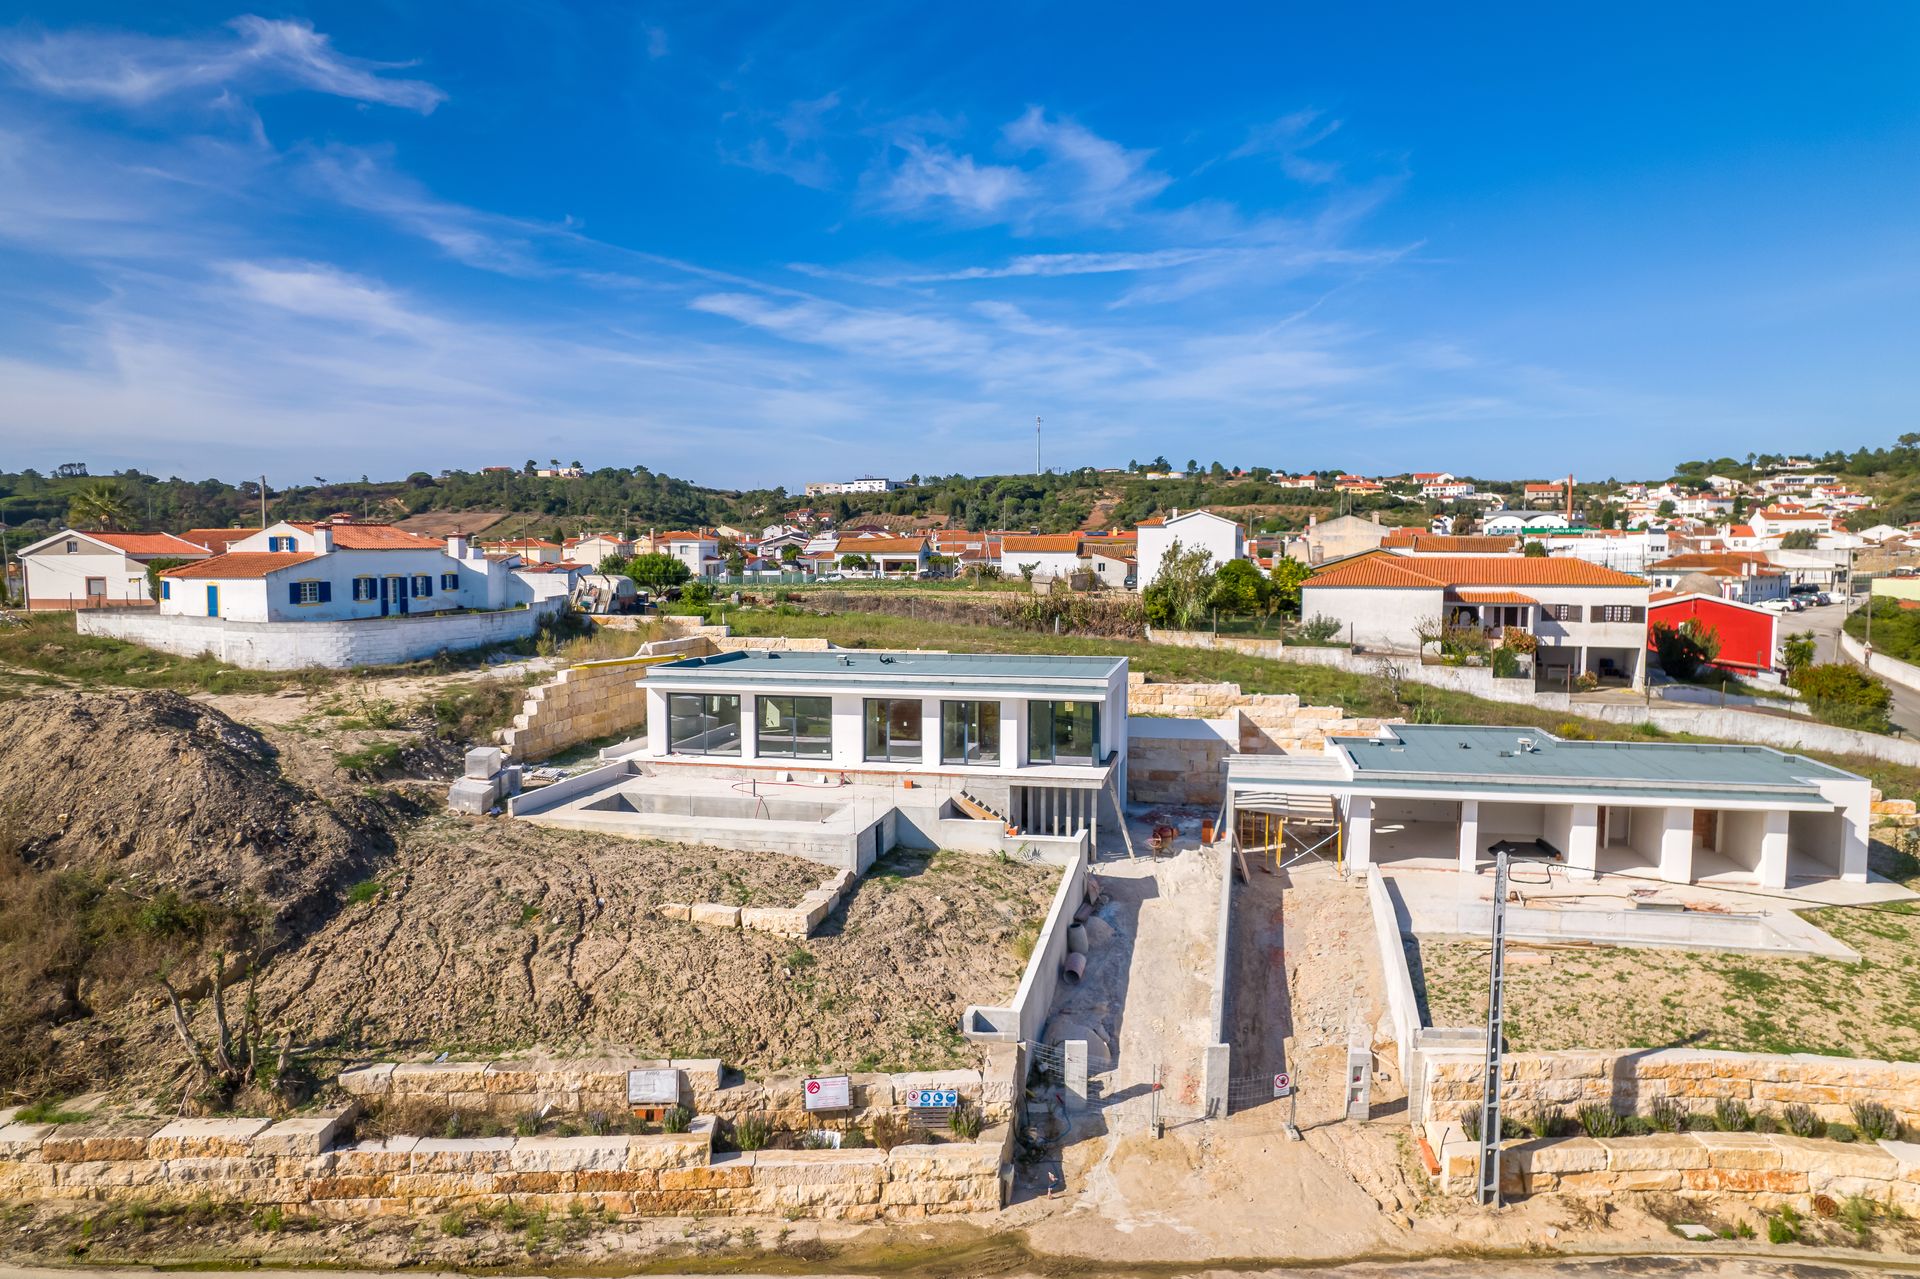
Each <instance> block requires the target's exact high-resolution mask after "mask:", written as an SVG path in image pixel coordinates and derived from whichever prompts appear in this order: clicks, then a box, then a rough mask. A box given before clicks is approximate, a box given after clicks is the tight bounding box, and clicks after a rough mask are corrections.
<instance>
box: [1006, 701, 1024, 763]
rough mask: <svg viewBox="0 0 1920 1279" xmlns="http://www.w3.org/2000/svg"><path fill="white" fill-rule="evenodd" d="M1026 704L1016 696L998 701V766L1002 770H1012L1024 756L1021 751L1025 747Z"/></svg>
mask: <svg viewBox="0 0 1920 1279" xmlns="http://www.w3.org/2000/svg"><path fill="white" fill-rule="evenodd" d="M1026 711H1027V704H1026V703H1025V702H1023V701H1020V700H1019V699H1018V698H1007V699H1003V700H1002V701H1001V703H1000V768H1001V770H1002V771H1003V772H1009V773H1010V772H1012V771H1013V770H1014V769H1016V768H1019V767H1020V761H1021V759H1023V758H1024V756H1022V755H1021V752H1022V751H1024V750H1025V749H1026V748H1027V715H1026Z"/></svg>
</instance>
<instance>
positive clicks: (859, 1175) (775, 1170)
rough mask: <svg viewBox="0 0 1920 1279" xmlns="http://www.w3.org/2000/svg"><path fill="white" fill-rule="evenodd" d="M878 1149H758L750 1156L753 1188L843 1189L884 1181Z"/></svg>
mask: <svg viewBox="0 0 1920 1279" xmlns="http://www.w3.org/2000/svg"><path fill="white" fill-rule="evenodd" d="M887 1172H888V1165H887V1155H886V1152H885V1151H882V1150H762V1151H758V1152H756V1153H755V1155H754V1165H753V1184H754V1185H756V1186H845V1185H852V1184H855V1183H870V1184H871V1185H873V1186H875V1187H878V1186H879V1185H880V1184H881V1183H882V1182H883V1181H885V1180H886V1179H887Z"/></svg>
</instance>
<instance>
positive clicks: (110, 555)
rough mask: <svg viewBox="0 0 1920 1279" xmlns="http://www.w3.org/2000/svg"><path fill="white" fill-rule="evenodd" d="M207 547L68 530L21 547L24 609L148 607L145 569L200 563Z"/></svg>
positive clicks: (166, 537) (162, 536)
mask: <svg viewBox="0 0 1920 1279" xmlns="http://www.w3.org/2000/svg"><path fill="white" fill-rule="evenodd" d="M209 554H211V552H210V551H208V550H207V548H206V547H204V546H201V545H199V544H197V543H194V542H189V541H186V540H184V539H182V538H178V537H175V536H174V535H173V534H171V533H106V532H92V533H88V532H82V531H80V530H79V529H68V530H66V531H65V532H62V533H55V534H54V535H53V536H52V537H43V538H41V539H40V540H39V541H37V542H35V543H33V544H32V545H31V546H23V547H21V548H20V553H19V556H18V558H19V560H20V563H21V564H22V565H23V566H24V567H25V569H26V577H27V581H26V585H27V607H28V608H29V609H31V610H33V611H36V612H44V611H48V610H67V609H74V610H78V609H91V608H152V607H153V603H154V600H153V591H152V588H151V586H150V585H149V584H148V581H147V565H149V564H151V563H153V562H154V561H155V560H203V559H206V558H207V556H208V555H209Z"/></svg>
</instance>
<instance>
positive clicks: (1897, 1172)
mask: <svg viewBox="0 0 1920 1279" xmlns="http://www.w3.org/2000/svg"><path fill="white" fill-rule="evenodd" d="M1456 1134H1458V1129H1455V1130H1454V1131H1453V1133H1452V1134H1449V1135H1448V1137H1447V1139H1446V1140H1445V1142H1444V1144H1443V1145H1442V1146H1441V1147H1440V1148H1439V1149H1438V1150H1437V1152H1436V1154H1437V1158H1438V1160H1439V1163H1440V1165H1441V1172H1440V1177H1439V1180H1440V1185H1441V1189H1442V1190H1443V1191H1445V1192H1448V1193H1452V1194H1465V1193H1469V1192H1471V1191H1472V1190H1473V1189H1474V1187H1475V1185H1476V1184H1477V1181H1478V1178H1477V1176H1476V1172H1475V1169H1476V1165H1477V1164H1478V1162H1479V1151H1478V1147H1477V1146H1476V1145H1474V1144H1473V1143H1470V1142H1467V1141H1466V1140H1465V1139H1464V1137H1461V1136H1458V1135H1456ZM1435 1140H1438V1138H1436V1137H1435V1136H1434V1135H1431V1134H1430V1135H1429V1137H1428V1141H1429V1144H1430V1145H1431V1144H1432V1143H1433V1142H1434V1141H1435ZM1500 1188H1501V1191H1502V1193H1505V1194H1511V1195H1532V1194H1540V1193H1542V1192H1545V1191H1552V1192H1554V1193H1556V1194H1563V1195H1615V1194H1622V1193H1630V1192H1635V1191H1641V1192H1656V1193H1660V1194H1668V1195H1678V1196H1681V1197H1683V1198H1692V1197H1696V1196H1697V1197H1706V1196H1711V1197H1712V1198H1714V1199H1715V1200H1723V1199H1724V1197H1725V1196H1728V1195H1735V1196H1740V1197H1743V1198H1747V1199H1748V1200H1749V1201H1750V1202H1752V1203H1754V1204H1755V1205H1756V1206H1758V1207H1763V1208H1770V1207H1777V1206H1779V1205H1780V1204H1782V1203H1785V1202H1788V1201H1790V1200H1793V1199H1795V1198H1799V1197H1802V1196H1806V1195H1825V1196H1827V1197H1828V1198H1830V1199H1832V1200H1834V1201H1835V1202H1836V1203H1841V1202H1844V1201H1845V1200H1847V1199H1848V1198H1850V1197H1851V1196H1853V1195H1865V1196H1866V1197H1867V1198H1869V1199H1873V1200H1876V1201H1878V1202H1880V1203H1882V1204H1891V1205H1893V1206H1895V1207H1898V1208H1901V1209H1904V1210H1906V1211H1908V1212H1912V1211H1914V1210H1915V1209H1916V1208H1920V1145H1914V1144H1913V1143H1911V1142H1903V1141H1881V1142H1854V1143H1842V1142H1837V1141H1823V1140H1810V1139H1807V1138H1803V1137H1790V1136H1784V1135H1780V1134H1771V1133H1745V1132H1726V1133H1722V1132H1700V1133H1663V1134H1659V1135H1656V1136H1650V1137H1606V1138H1599V1139H1594V1138H1590V1137H1570V1138H1563V1139H1560V1140H1549V1141H1529V1142H1521V1143H1517V1144H1513V1145H1508V1146H1506V1147H1505V1148H1504V1149H1503V1150H1502V1151H1501V1154H1500ZM1802 1206H1803V1207H1804V1204H1803V1205H1802Z"/></svg>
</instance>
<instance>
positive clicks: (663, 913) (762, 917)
mask: <svg viewBox="0 0 1920 1279" xmlns="http://www.w3.org/2000/svg"><path fill="white" fill-rule="evenodd" d="M858 878H859V876H858V875H857V874H855V873H854V872H853V871H851V870H842V871H836V872H835V873H834V874H832V875H829V876H828V877H827V878H825V879H823V880H821V881H820V886H819V887H818V888H815V889H814V890H813V891H812V892H810V893H807V894H805V895H804V896H802V897H801V898H800V900H799V902H798V903H796V904H794V905H792V906H726V905H722V904H721V903H720V902H661V903H660V904H659V905H658V906H656V907H655V908H654V909H655V911H656V912H657V913H658V914H659V915H660V917H661V918H662V919H678V920H682V921H684V922H687V923H693V924H706V925H709V926H711V927H714V928H746V929H750V930H752V931H754V932H762V933H772V934H773V935H774V936H776V937H793V938H801V937H807V936H811V935H812V933H813V930H814V929H816V928H818V927H819V926H820V925H821V924H822V923H823V922H825V920H826V918H827V916H828V915H831V914H832V913H833V909H834V907H836V906H838V905H839V904H840V895H841V894H842V893H844V892H846V891H847V890H848V889H849V888H852V887H853V885H854V882H855V881H856V880H857V879H858Z"/></svg>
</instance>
